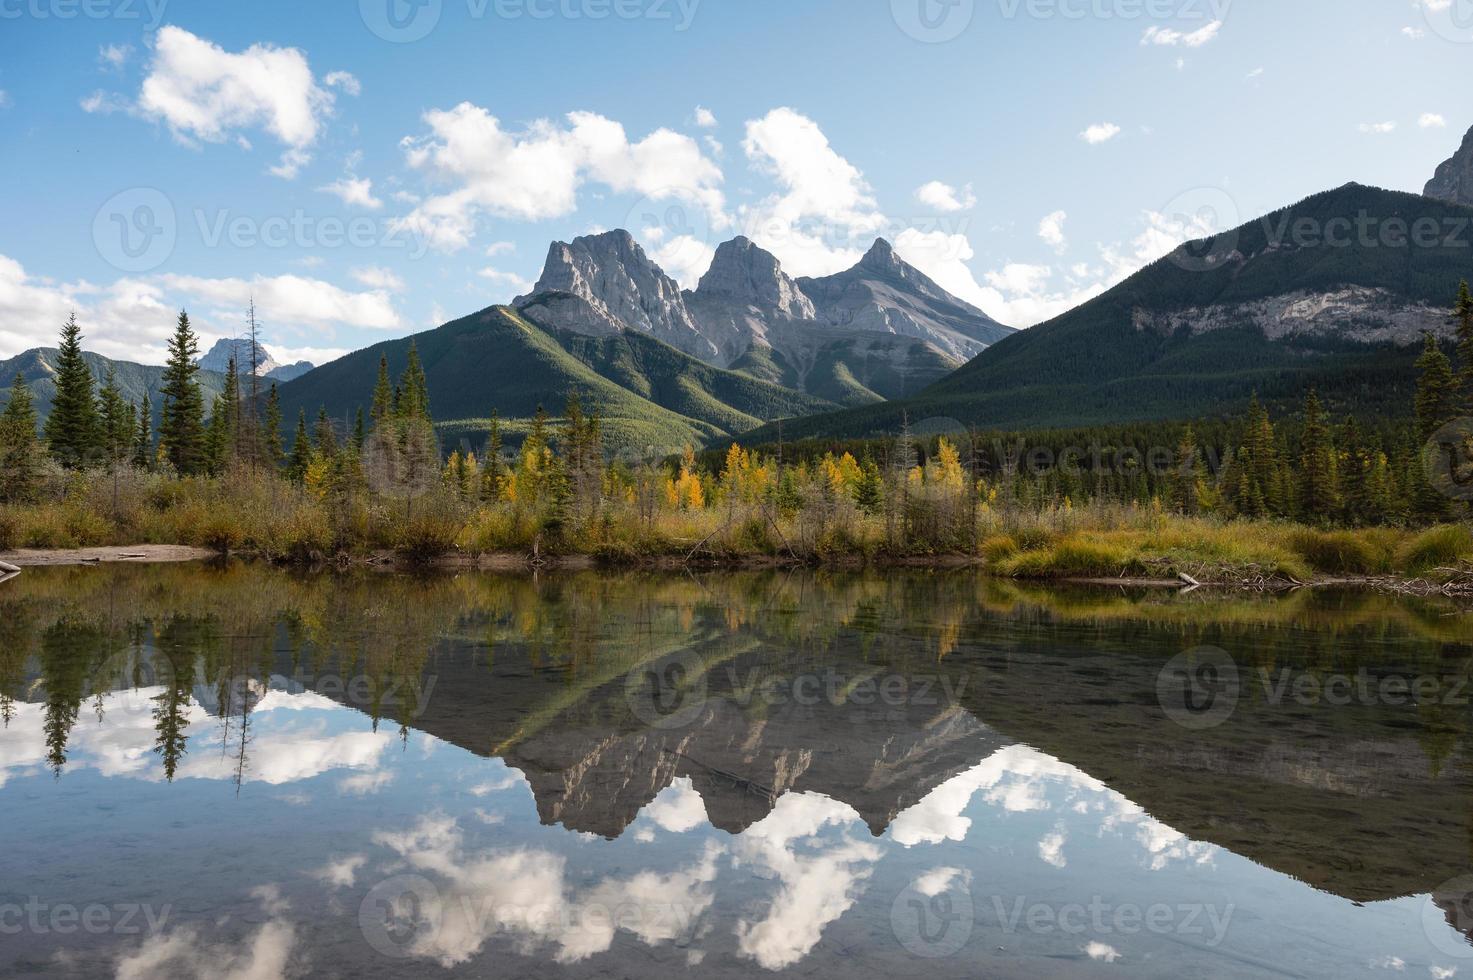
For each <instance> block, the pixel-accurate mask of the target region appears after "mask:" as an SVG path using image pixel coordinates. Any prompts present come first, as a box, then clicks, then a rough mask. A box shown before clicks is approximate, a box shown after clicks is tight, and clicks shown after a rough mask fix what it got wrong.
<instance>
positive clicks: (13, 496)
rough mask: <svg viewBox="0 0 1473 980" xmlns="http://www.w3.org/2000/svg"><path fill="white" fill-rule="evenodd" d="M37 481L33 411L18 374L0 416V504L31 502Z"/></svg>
mask: <svg viewBox="0 0 1473 980" xmlns="http://www.w3.org/2000/svg"><path fill="white" fill-rule="evenodd" d="M40 479H41V444H40V443H39V442H38V441H37V439H36V409H35V406H34V404H33V403H32V401H31V389H30V388H29V387H27V385H26V379H25V376H24V375H21V374H17V375H16V376H15V381H14V382H12V383H11V386H10V401H9V402H8V403H7V404H6V406H5V411H4V412H3V413H0V502H6V503H12V502H20V501H26V500H30V499H32V498H33V497H34V496H35V494H36V490H37V487H38V485H39V483H40Z"/></svg>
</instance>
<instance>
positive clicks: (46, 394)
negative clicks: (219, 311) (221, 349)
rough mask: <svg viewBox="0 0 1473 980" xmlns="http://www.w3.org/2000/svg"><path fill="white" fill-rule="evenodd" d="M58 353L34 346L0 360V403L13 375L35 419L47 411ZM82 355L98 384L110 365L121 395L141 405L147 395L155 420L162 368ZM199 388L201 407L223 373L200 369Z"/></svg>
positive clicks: (217, 387) (211, 399) (221, 382)
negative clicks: (24, 390)
mask: <svg viewBox="0 0 1473 980" xmlns="http://www.w3.org/2000/svg"><path fill="white" fill-rule="evenodd" d="M58 355H59V352H58V351H57V350H56V348H54V347H37V348H34V349H32V350H28V351H25V352H24V353H22V354H18V355H17V356H15V357H12V358H9V359H8V360H3V361H0V404H5V403H8V402H9V401H10V387H11V384H12V383H13V382H14V381H15V376H16V375H17V374H20V375H23V376H24V377H25V379H26V386H27V387H28V388H30V390H31V397H32V399H33V401H34V403H35V407H36V414H37V416H38V418H40V419H43V420H44V419H45V418H46V416H48V415H50V414H51V403H52V399H53V398H54V397H55V396H56V364H57V357H58ZM82 357H83V359H84V360H86V362H87V366H88V367H89V368H91V370H92V377H93V378H94V379H95V380H96V381H97V383H98V384H99V385H101V383H102V379H103V378H105V377H106V376H107V369H108V368H109V367H112V369H113V370H114V372H115V373H116V377H117V382H118V388H119V390H121V391H122V393H123V398H124V399H125V400H126V401H128V402H130V403H132V404H134V405H141V404H143V396H144V395H145V394H146V395H148V398H149V401H150V403H151V404H152V406H153V413H154V418H155V421H157V418H158V413H159V408H160V406H161V405H162V399H160V397H159V386H160V385H162V384H163V377H164V369H163V368H162V367H159V366H156V365H152V364H135V363H133V362H132V361H115V360H112V359H111V358H107V357H103V356H102V355H101V354H93V353H90V352H84V353H83V354H82ZM196 378H197V380H198V381H199V384H200V388H201V390H202V391H203V392H204V396H205V406H206V409H207V410H208V407H209V406H210V404H211V403H213V402H214V400H215V396H216V395H218V394H220V393H221V392H222V391H224V390H225V375H224V374H222V373H219V372H215V371H206V370H202V371H200V372H199V373H198V374H197V375H196Z"/></svg>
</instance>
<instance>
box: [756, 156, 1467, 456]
mask: <svg viewBox="0 0 1473 980" xmlns="http://www.w3.org/2000/svg"><path fill="white" fill-rule="evenodd" d="M1419 223H1421V224H1422V226H1423V227H1426V228H1433V227H1435V228H1436V229H1438V234H1437V235H1436V236H1433V238H1432V239H1430V240H1424V241H1422V242H1421V243H1418V241H1417V240H1416V239H1415V237H1414V236H1413V235H1411V234H1410V230H1411V229H1415V228H1416V227H1417V226H1418V224H1419ZM1360 227H1364V228H1366V229H1367V231H1366V232H1365V233H1364V234H1362V233H1361V232H1360V231H1357V230H1356V229H1357V228H1360ZM1296 229H1297V230H1296ZM1304 232H1307V234H1304ZM1342 232H1345V234H1342ZM1470 273H1473V208H1469V207H1464V206H1461V205H1456V204H1450V203H1445V202H1442V201H1438V200H1434V199H1430V198H1428V197H1425V196H1419V195H1414V194H1405V193H1401V192H1396V191H1387V190H1382V189H1379V188H1373V187H1366V186H1363V185H1360V184H1347V185H1345V186H1344V187H1340V188H1336V189H1335V190H1331V191H1326V192H1324V193H1321V194H1316V195H1314V196H1312V197H1309V198H1307V199H1305V200H1303V201H1300V202H1299V203H1297V204H1294V205H1292V206H1290V207H1288V208H1283V209H1281V210H1279V211H1275V212H1273V213H1271V214H1269V215H1267V216H1265V217H1264V218H1262V219H1259V220H1257V221H1253V222H1249V223H1248V224H1246V225H1243V226H1242V227H1240V228H1236V229H1233V230H1231V231H1228V232H1225V233H1223V234H1220V235H1216V236H1214V237H1212V238H1210V239H1205V240H1203V241H1199V242H1192V243H1188V244H1186V245H1183V246H1181V247H1180V248H1179V249H1177V250H1176V251H1175V252H1173V253H1172V254H1171V255H1169V256H1167V257H1165V258H1163V259H1161V260H1159V261H1157V262H1155V263H1153V264H1152V265H1150V266H1147V267H1146V268H1144V269H1142V270H1141V271H1139V272H1137V273H1136V274H1135V275H1133V276H1131V277H1130V278H1129V279H1127V280H1125V281H1124V282H1123V283H1121V284H1119V285H1118V286H1116V287H1114V288H1113V289H1110V290H1109V291H1107V292H1105V293H1103V294H1102V295H1100V296H1097V297H1095V298H1094V299H1092V300H1090V301H1089V302H1087V303H1084V304H1083V305H1081V306H1079V307H1076V308H1074V309H1072V310H1070V311H1068V312H1067V313H1064V314H1062V315H1060V316H1058V317H1055V318H1054V319H1053V320H1050V321H1048V322H1047V323H1043V324H1040V325H1038V326H1035V327H1032V328H1030V329H1028V330H1025V331H1021V332H1019V333H1016V334H1014V335H1013V336H1010V337H1008V338H1007V339H1005V340H1003V341H1001V342H999V343H997V344H996V345H994V346H992V347H989V348H988V349H987V350H986V351H984V352H983V353H982V354H980V355H979V356H978V357H976V358H975V359H973V360H972V361H971V362H970V363H968V364H967V365H966V366H965V367H963V368H961V369H960V370H958V371H956V372H955V373H953V374H951V375H949V376H948V377H946V378H945V379H943V380H941V381H939V382H937V383H936V384H934V385H931V386H930V387H928V388H927V389H926V390H925V391H923V392H921V393H920V394H918V395H916V396H914V397H910V398H905V399H900V400H897V401H892V402H889V403H886V404H883V405H874V406H867V407H862V408H855V409H851V410H848V411H844V412H839V413H834V414H832V415H827V416H815V417H810V418H806V419H799V420H794V421H792V422H790V423H787V424H785V427H784V430H783V437H784V438H787V439H794V438H803V437H824V438H829V437H841V436H842V437H870V436H890V435H894V434H896V433H898V432H899V431H900V430H901V427H902V425H903V424H904V423H905V421H906V420H908V421H909V422H910V423H911V424H916V423H921V422H929V421H931V420H945V421H946V424H961V425H966V426H974V427H977V428H982V429H987V428H1046V427H1074V426H1080V425H1086V424H1105V423H1122V422H1136V421H1149V420H1165V419H1179V418H1193V417H1206V416H1220V415H1224V414H1227V413H1230V412H1237V411H1241V410H1242V409H1243V407H1245V406H1246V404H1247V402H1248V400H1249V398H1250V397H1251V396H1252V395H1253V393H1254V392H1257V393H1258V394H1259V395H1260V396H1261V397H1262V398H1263V399H1264V400H1265V401H1266V402H1268V403H1269V404H1270V405H1272V406H1274V407H1276V408H1277V409H1279V410H1291V409H1292V408H1293V406H1295V405H1297V403H1298V402H1299V400H1300V399H1301V398H1302V397H1303V394H1304V392H1305V390H1306V389H1307V388H1309V387H1310V386H1315V387H1317V388H1318V389H1319V391H1320V394H1321V396H1322V397H1323V398H1324V399H1325V400H1326V401H1327V402H1328V403H1329V405H1330V407H1331V408H1332V410H1334V411H1335V412H1337V413H1355V414H1357V415H1359V416H1362V417H1372V416H1380V417H1388V418H1390V417H1394V418H1406V417H1408V415H1409V414H1410V411H1411V399H1412V394H1413V390H1414V387H1415V377H1416V371H1415V369H1414V367H1413V364H1414V362H1415V361H1416V358H1417V356H1418V353H1419V351H1420V345H1421V338H1422V335H1423V332H1424V331H1425V332H1430V333H1432V334H1434V335H1435V336H1438V337H1440V338H1442V339H1443V340H1444V341H1446V342H1449V343H1450V341H1451V337H1452V334H1453V323H1452V317H1451V307H1452V303H1453V300H1454V297H1455V296H1456V294H1457V286H1458V282H1459V280H1460V279H1462V278H1464V277H1467V276H1469V275H1470ZM776 436H777V433H776V431H775V430H774V429H773V428H771V427H768V428H766V429H762V430H758V431H756V432H753V433H749V434H748V435H747V437H746V440H745V441H761V440H771V439H775V438H776Z"/></svg>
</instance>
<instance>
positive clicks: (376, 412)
mask: <svg viewBox="0 0 1473 980" xmlns="http://www.w3.org/2000/svg"><path fill="white" fill-rule="evenodd" d="M393 413H394V389H393V386H392V385H390V383H389V358H388V355H380V356H379V359H378V380H377V381H376V382H375V383H374V386H373V407H372V408H371V409H370V410H369V416H370V417H371V418H372V419H373V427H374V428H375V429H377V428H378V427H379V426H381V425H383V423H384V420H385V419H387V418H388V417H389V416H391V415H392V414H393Z"/></svg>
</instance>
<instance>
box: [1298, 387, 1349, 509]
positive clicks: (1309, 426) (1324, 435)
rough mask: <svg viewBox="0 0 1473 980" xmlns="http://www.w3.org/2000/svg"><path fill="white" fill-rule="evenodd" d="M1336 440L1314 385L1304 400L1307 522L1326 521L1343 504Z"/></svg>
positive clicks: (1302, 498)
mask: <svg viewBox="0 0 1473 980" xmlns="http://www.w3.org/2000/svg"><path fill="white" fill-rule="evenodd" d="M1336 474H1337V466H1336V459H1335V442H1334V439H1333V438H1332V436H1331V434H1330V426H1329V423H1328V421H1327V420H1326V417H1325V411H1324V407H1323V406H1322V405H1321V404H1320V397H1319V394H1318V393H1317V392H1315V390H1314V389H1313V388H1311V389H1310V390H1309V394H1308V395H1307V396H1306V397H1305V399H1304V432H1303V435H1302V437H1301V441H1300V448H1299V480H1300V486H1299V491H1300V492H1299V508H1300V516H1302V517H1303V518H1304V519H1305V520H1306V521H1309V522H1311V523H1315V524H1323V523H1327V522H1329V521H1330V520H1332V519H1333V518H1334V516H1335V514H1336V511H1337V510H1338V509H1339V506H1340V498H1339V493H1338V489H1337V483H1338V478H1337V475H1336Z"/></svg>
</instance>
